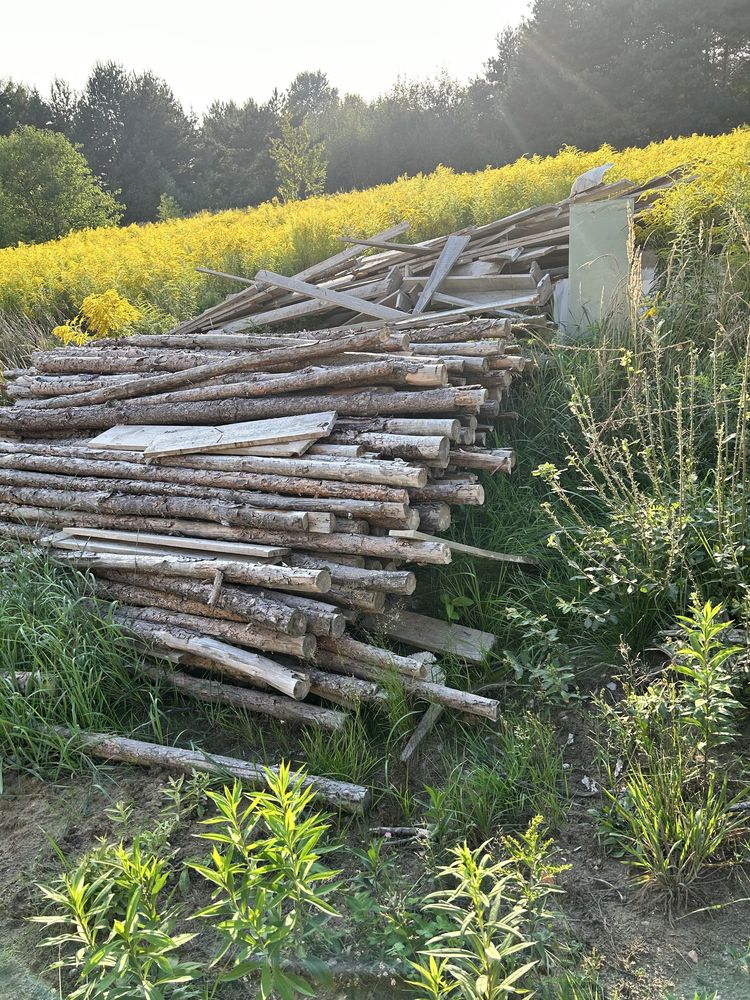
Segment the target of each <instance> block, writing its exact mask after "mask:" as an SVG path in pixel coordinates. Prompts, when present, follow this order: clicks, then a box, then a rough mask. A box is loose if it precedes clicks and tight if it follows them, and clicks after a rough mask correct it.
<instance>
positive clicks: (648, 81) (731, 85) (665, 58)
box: [0, 0, 750, 221]
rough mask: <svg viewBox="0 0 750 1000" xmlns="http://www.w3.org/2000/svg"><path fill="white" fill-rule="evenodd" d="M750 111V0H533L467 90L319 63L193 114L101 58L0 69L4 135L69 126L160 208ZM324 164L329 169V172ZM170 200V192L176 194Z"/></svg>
mask: <svg viewBox="0 0 750 1000" xmlns="http://www.w3.org/2000/svg"><path fill="white" fill-rule="evenodd" d="M749 120H750V0H714V3H713V4H711V5H707V4H705V0H533V2H532V5H531V10H530V12H529V15H528V17H527V18H526V20H524V21H523V22H522V23H521V24H520V25H518V26H517V27H514V28H508V29H506V30H505V31H503V32H501V34H500V35H499V36H498V37H497V48H496V52H495V54H494V55H493V56H492V58H491V59H490V60H489V61H488V62H487V64H486V66H485V68H484V72H483V73H481V74H480V75H478V76H477V77H476V79H474V80H473V81H471V83H469V84H468V85H464V84H461V83H458V82H457V81H455V80H452V79H451V78H450V77H448V76H447V75H442V76H439V77H438V78H436V79H434V80H428V81H419V82H415V81H408V80H398V81H397V82H396V83H395V84H394V86H393V87H391V89H390V90H389V91H387V92H386V93H385V94H383V95H381V96H380V97H378V98H376V99H375V100H373V101H365V100H363V98H361V97H359V96H358V95H356V94H344V95H341V94H340V93H339V92H338V90H337V89H336V88H335V87H334V86H332V84H331V82H330V80H329V79H328V77H327V75H326V74H325V73H323V72H322V71H320V70H315V71H309V70H308V71H305V72H302V73H299V74H298V75H297V76H296V77H295V79H294V80H293V81H292V83H291V84H290V86H289V87H288V88H287V89H286V90H285V91H283V92H281V91H279V90H274V91H273V93H272V95H271V98H270V99H269V100H268V101H267V102H266V103H265V104H258V103H256V102H255V101H253V100H248V101H246V102H245V103H244V104H240V103H236V102H233V101H230V102H228V103H219V102H216V103H214V104H212V105H211V107H210V108H209V110H208V112H207V113H206V114H205V115H204V117H203V120H202V121H201V122H200V123H198V122H196V121H194V120H193V118H192V117H191V116H190V115H188V114H186V113H185V111H184V110H183V108H182V106H181V105H180V103H179V101H177V99H176V98H175V96H174V94H173V93H172V91H171V90H170V89H169V87H168V86H167V84H166V83H165V82H164V81H163V80H161V79H159V78H158V77H156V76H154V74H152V73H141V74H136V73H130V72H128V71H126V70H125V69H124V68H123V67H122V66H118V65H116V64H114V63H103V64H99V65H97V66H96V67H95V68H94V70H93V71H92V73H91V75H90V77H89V80H88V81H87V83H86V86H85V88H84V90H83V92H82V93H81V94H76V93H74V92H73V91H71V89H70V87H69V86H68V85H67V84H65V83H64V82H63V81H55V83H54V84H53V87H52V90H51V93H50V95H49V97H48V98H47V99H45V98H42V97H40V95H39V94H38V93H37V91H36V90H34V89H33V88H29V87H25V86H24V85H22V84H19V83H15V82H11V81H5V82H0V135H2V134H3V133H10V132H11V131H12V130H13V129H14V128H16V127H17V126H18V125H19V124H22V125H23V124H30V125H35V126H37V127H40V128H49V129H52V130H54V131H57V132H62V133H64V134H65V135H66V136H67V137H68V138H69V139H70V140H71V141H73V142H75V143H78V144H80V146H81V147H82V148H83V151H84V154H85V155H86V157H87V159H88V161H89V163H90V165H91V167H92V170H93V173H94V174H95V175H96V176H97V177H100V178H101V179H102V182H103V184H104V185H105V187H106V188H107V189H108V190H109V191H110V192H112V193H114V194H118V196H119V197H121V199H122V200H123V201H124V203H125V205H126V214H125V219H126V221H142V220H147V219H154V218H157V217H158V212H159V204H160V199H161V197H162V195H164V196H166V197H167V198H168V199H173V200H174V201H176V202H177V203H179V205H181V206H182V207H183V208H184V209H185V210H186V211H196V210H199V209H203V208H208V209H221V208H228V207H234V206H244V205H248V204H257V203H258V202H260V201H263V200H266V199H268V198H270V197H272V196H273V194H274V192H275V191H276V190H277V187H278V189H279V190H281V191H282V192H283V195H282V196H283V197H284V198H298V197H305V196H306V195H307V194H309V193H312V192H316V191H318V190H319V189H320V188H321V184H324V185H325V190H327V191H336V190H342V189H344V190H345V189H350V188H358V187H367V186H370V185H373V184H378V183H383V182H387V181H390V180H393V179H394V178H396V177H398V176H399V175H401V174H404V173H407V174H414V173H418V172H420V171H429V170H433V169H434V168H435V167H436V166H437V165H438V164H440V163H442V164H445V165H447V166H450V167H453V168H454V169H456V170H476V169H479V168H481V167H484V166H486V165H487V164H496V165H500V164H502V163H506V162H509V161H510V160H513V159H515V158H516V157H517V156H519V155H527V154H532V153H541V154H546V153H553V152H555V151H556V150H558V149H559V148H560V146H562V145H564V144H572V145H575V146H579V147H580V148H589V149H590V148H594V147H596V146H599V145H601V144H602V143H603V142H609V143H611V144H612V145H614V146H617V147H622V146H626V145H630V144H643V143H646V142H649V141H651V140H658V139H662V138H664V137H666V136H668V135H684V134H686V133H690V132H696V131H702V132H708V133H718V132H722V131H725V130H726V129H728V128H731V127H733V126H735V125H739V124H743V123H747V122H748V121H749ZM326 163H327V169H326ZM171 203H172V202H171V201H168V202H164V203H163V204H171Z"/></svg>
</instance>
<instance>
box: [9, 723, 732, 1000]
mask: <svg viewBox="0 0 750 1000" xmlns="http://www.w3.org/2000/svg"><path fill="white" fill-rule="evenodd" d="M581 721H582V720H581V719H579V718H576V716H575V715H574V714H573V713H570V714H568V716H567V717H566V716H563V717H562V718H561V728H560V740H561V743H563V744H564V743H565V742H566V737H567V732H568V731H573V732H574V740H573V742H572V744H571V745H570V747H568V748H567V749H566V762H567V763H568V765H569V766H568V777H569V789H570V792H571V805H570V810H569V812H568V816H567V819H566V821H565V823H564V824H563V826H562V827H561V829H559V830H558V831H556V841H557V843H558V845H559V847H560V851H561V855H562V858H564V859H565V861H566V862H568V863H570V864H571V865H572V868H571V870H570V871H569V872H567V873H566V874H565V875H564V876H563V879H562V885H563V887H564V889H565V894H564V895H563V896H560V897H558V900H559V906H560V908H561V909H562V911H563V913H564V917H565V923H566V924H567V932H568V935H569V936H570V937H571V939H572V940H573V941H575V942H577V943H578V944H579V945H580V951H581V956H582V959H584V958H585V960H586V962H587V963H589V964H591V965H593V966H595V967H596V968H597V969H598V971H599V974H600V976H601V978H602V983H603V985H604V986H605V988H606V989H607V996H608V998H610V1000H667V998H670V1000H671V998H672V997H674V998H675V1000H683V998H684V1000H693V997H694V994H695V993H696V992H699V994H700V995H701V996H702V995H703V994H704V993H705V994H707V995H708V996H711V995H712V993H713V991H718V993H719V996H720V998H721V1000H747V998H748V997H750V976H749V975H748V973H747V971H746V967H744V966H743V963H742V962H741V960H740V958H739V957H738V955H742V954H746V953H747V947H748V941H749V940H750V919H749V916H750V910H749V909H748V904H747V903H744V902H736V901H737V900H742V899H745V898H746V897H750V885H749V884H748V883H747V880H746V878H745V876H744V874H743V873H742V872H739V873H738V872H736V871H735V872H734V873H733V874H732V876H731V877H728V876H727V875H726V874H717V876H716V879H715V880H714V882H713V883H707V884H706V885H705V886H704V887H703V895H704V898H705V900H706V901H710V903H712V904H716V903H720V904H725V905H722V906H720V907H719V908H714V909H711V910H708V911H705V912H693V913H690V914H688V915H683V916H681V917H675V918H673V919H672V920H671V921H670V920H669V919H668V917H667V915H666V914H665V912H664V910H663V908H662V907H661V906H660V905H658V903H657V902H655V901H654V900H653V899H652V898H644V897H643V896H642V895H640V894H639V892H638V891H637V889H636V888H634V886H633V885H632V884H631V883H630V882H629V880H628V873H627V870H626V868H625V867H624V866H623V865H622V864H621V863H620V862H619V861H617V860H616V859H613V858H611V857H608V856H607V855H605V854H604V853H603V851H602V849H601V847H600V846H599V844H598V842H597V839H596V835H595V828H594V825H593V822H592V819H591V817H590V815H589V810H590V808H591V807H592V804H595V800H592V799H590V798H587V797H584V795H582V793H583V791H584V789H583V786H582V785H581V777H582V776H583V775H584V773H585V772H586V770H587V764H588V762H587V761H586V759H585V757H586V754H585V752H584V753H579V751H578V745H579V742H581V743H583V742H584V741H581V740H579V737H578V735H576V729H577V728H578V727H579V726H580V724H581ZM436 738H438V739H439V734H438V735H437V736H436ZM426 757H427V759H429V753H428V754H427V755H426ZM168 777H169V775H168V773H167V772H158V771H153V770H151V771H144V770H141V769H138V768H131V767H125V766H108V767H104V768H97V769H96V770H95V771H93V772H90V773H86V774H82V775H80V776H77V777H74V778H65V779H62V780H60V781H58V782H57V783H49V782H44V781H41V780H39V779H37V778H33V777H29V776H25V775H18V774H14V773H6V776H5V778H6V780H5V787H4V790H3V794H2V796H1V797H0V899H1V900H2V905H1V906H0V995H2V996H13V997H15V998H16V1000H48V998H50V997H59V996H60V995H61V994H60V992H59V990H58V988H57V983H56V981H55V977H56V974H55V973H52V974H50V973H49V972H46V971H45V970H46V968H47V966H48V964H49V962H50V961H51V960H53V959H54V957H56V956H54V955H52V954H51V953H50V952H49V951H48V950H46V949H42V948H40V947H39V942H40V940H41V938H42V937H43V934H42V933H41V931H40V929H39V928H38V927H37V926H36V925H34V924H30V923H29V922H28V921H27V919H26V918H27V917H28V916H30V915H31V914H33V913H35V912H39V905H40V900H39V894H38V891H37V890H36V888H35V883H38V882H45V881H48V880H51V879H52V878H53V877H54V876H55V874H57V873H58V872H59V869H60V861H59V858H58V856H57V854H56V850H55V847H54V845H57V848H58V849H59V850H62V851H63V852H64V854H65V855H66V856H67V857H69V858H70V859H71V860H75V859H76V858H78V857H79V856H80V855H81V854H82V853H83V852H85V851H86V850H87V849H89V848H90V847H92V846H93V845H94V843H95V842H96V840H97V838H100V837H107V838H108V839H114V840H116V839H118V838H119V837H121V836H123V835H126V834H127V830H125V829H123V827H122V826H120V825H117V824H116V823H114V822H113V821H112V820H110V819H108V818H107V816H106V815H105V813H104V810H105V809H108V808H110V807H112V806H113V805H114V803H115V802H117V801H127V802H131V803H132V804H133V814H132V817H131V821H130V826H131V827H132V829H138V828H144V827H148V826H150V825H151V824H153V822H154V819H155V817H156V815H157V813H158V810H159V808H160V807H161V806H162V805H163V800H162V799H161V796H160V793H159V788H160V786H163V785H165V784H166V782H167V780H168ZM389 818H392V817H388V816H379V817H378V816H376V818H375V820H374V821H375V822H376V821H378V820H384V821H388V819H389ZM197 832H198V820H197V819H196V820H190V821H188V822H186V823H185V824H183V825H182V826H181V827H180V828H179V829H178V831H177V834H176V836H175V837H173V839H172V845H173V847H175V848H176V850H177V851H178V857H179V856H183V857H188V856H195V855H196V854H198V853H199V851H200V849H199V847H198V846H197V845H198V842H197V841H196V840H195V839H194V835H195V834H196V833H197ZM368 839H369V835H368V832H367V824H365V823H357V824H353V825H352V826H350V827H349V829H348V830H347V831H346V841H347V844H348V845H349V846H352V847H359V848H361V847H363V846H365V845H366V843H367V842H368ZM399 864H401V865H402V866H403V868H404V869H405V871H406V874H407V875H411V874H412V873H413V875H414V877H415V878H416V877H417V876H418V875H419V874H420V872H419V869H420V866H421V865H422V864H423V863H422V861H421V859H420V858H419V857H418V856H415V855H414V854H413V853H412V852H407V851H404V852H402V853H401V854H400V855H399ZM703 905H705V904H703V903H702V902H701V901H700V900H699V901H698V902H696V903H695V904H694V909H700V908H701V907H702V906H703ZM372 959H373V960H377V959H378V956H372ZM45 984H47V986H48V987H49V988H50V989H51V992H50V990H48V989H47V988H46V987H45ZM382 989H383V987H382V984H381V985H380V987H379V988H378V990H377V993H378V995H393V996H396V995H397V991H395V990H392V991H389V992H387V993H385V994H383V992H382ZM63 995H64V992H63ZM239 995H242V996H245V997H247V996H248V994H247V992H246V991H245V992H243V993H242V994H238V996H239ZM326 995H330V996H331V997H334V996H335V997H337V998H352V1000H353V998H359V997H366V996H373V995H374V994H373V992H372V989H366V988H362V987H360V988H356V987H348V986H347V987H342V988H341V989H337V990H336V991H335V992H334V993H331V994H326ZM321 996H323V994H321Z"/></svg>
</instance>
